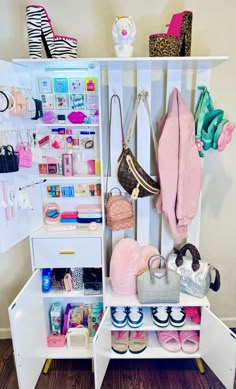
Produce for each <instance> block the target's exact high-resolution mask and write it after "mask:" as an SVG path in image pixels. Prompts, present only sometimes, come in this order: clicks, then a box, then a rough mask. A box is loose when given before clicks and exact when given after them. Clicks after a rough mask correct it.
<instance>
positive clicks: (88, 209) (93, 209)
mask: <svg viewBox="0 0 236 389" xmlns="http://www.w3.org/2000/svg"><path fill="white" fill-rule="evenodd" d="M101 212H102V206H101V204H81V205H79V206H78V213H79V214H80V213H101Z"/></svg>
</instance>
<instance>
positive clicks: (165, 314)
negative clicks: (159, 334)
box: [151, 306, 169, 327]
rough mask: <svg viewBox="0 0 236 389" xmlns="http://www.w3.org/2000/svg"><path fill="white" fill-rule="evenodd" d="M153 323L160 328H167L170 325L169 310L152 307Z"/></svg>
mask: <svg viewBox="0 0 236 389" xmlns="http://www.w3.org/2000/svg"><path fill="white" fill-rule="evenodd" d="M151 310H152V321H153V323H154V324H156V325H157V326H158V327H166V326H168V324H169V308H168V307H164V306H160V307H152V308H151Z"/></svg>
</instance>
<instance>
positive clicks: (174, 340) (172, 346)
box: [156, 331, 181, 352]
mask: <svg viewBox="0 0 236 389" xmlns="http://www.w3.org/2000/svg"><path fill="white" fill-rule="evenodd" d="M156 334H157V338H158V340H159V343H160V345H161V346H162V347H163V348H164V349H165V350H167V351H171V352H177V351H180V350H181V344H180V339H179V334H178V331H157V332H156Z"/></svg>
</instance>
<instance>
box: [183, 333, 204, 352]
mask: <svg viewBox="0 0 236 389" xmlns="http://www.w3.org/2000/svg"><path fill="white" fill-rule="evenodd" d="M179 339H180V343H181V348H182V350H183V351H184V352H185V353H188V354H193V353H195V352H196V351H197V350H198V349H199V335H198V332H197V331H180V332H179Z"/></svg>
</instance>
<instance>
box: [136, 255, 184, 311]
mask: <svg viewBox="0 0 236 389" xmlns="http://www.w3.org/2000/svg"><path fill="white" fill-rule="evenodd" d="M155 261H156V262H158V264H159V266H160V267H158V268H153V264H154V262H155ZM137 291H138V298H139V301H140V303H141V304H157V303H178V302H179V294H180V275H179V274H177V273H176V272H175V271H173V270H171V269H168V268H167V267H166V261H165V258H163V257H161V256H160V255H152V256H151V257H150V258H149V260H148V269H147V270H144V271H141V272H140V273H139V274H138V276H137Z"/></svg>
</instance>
